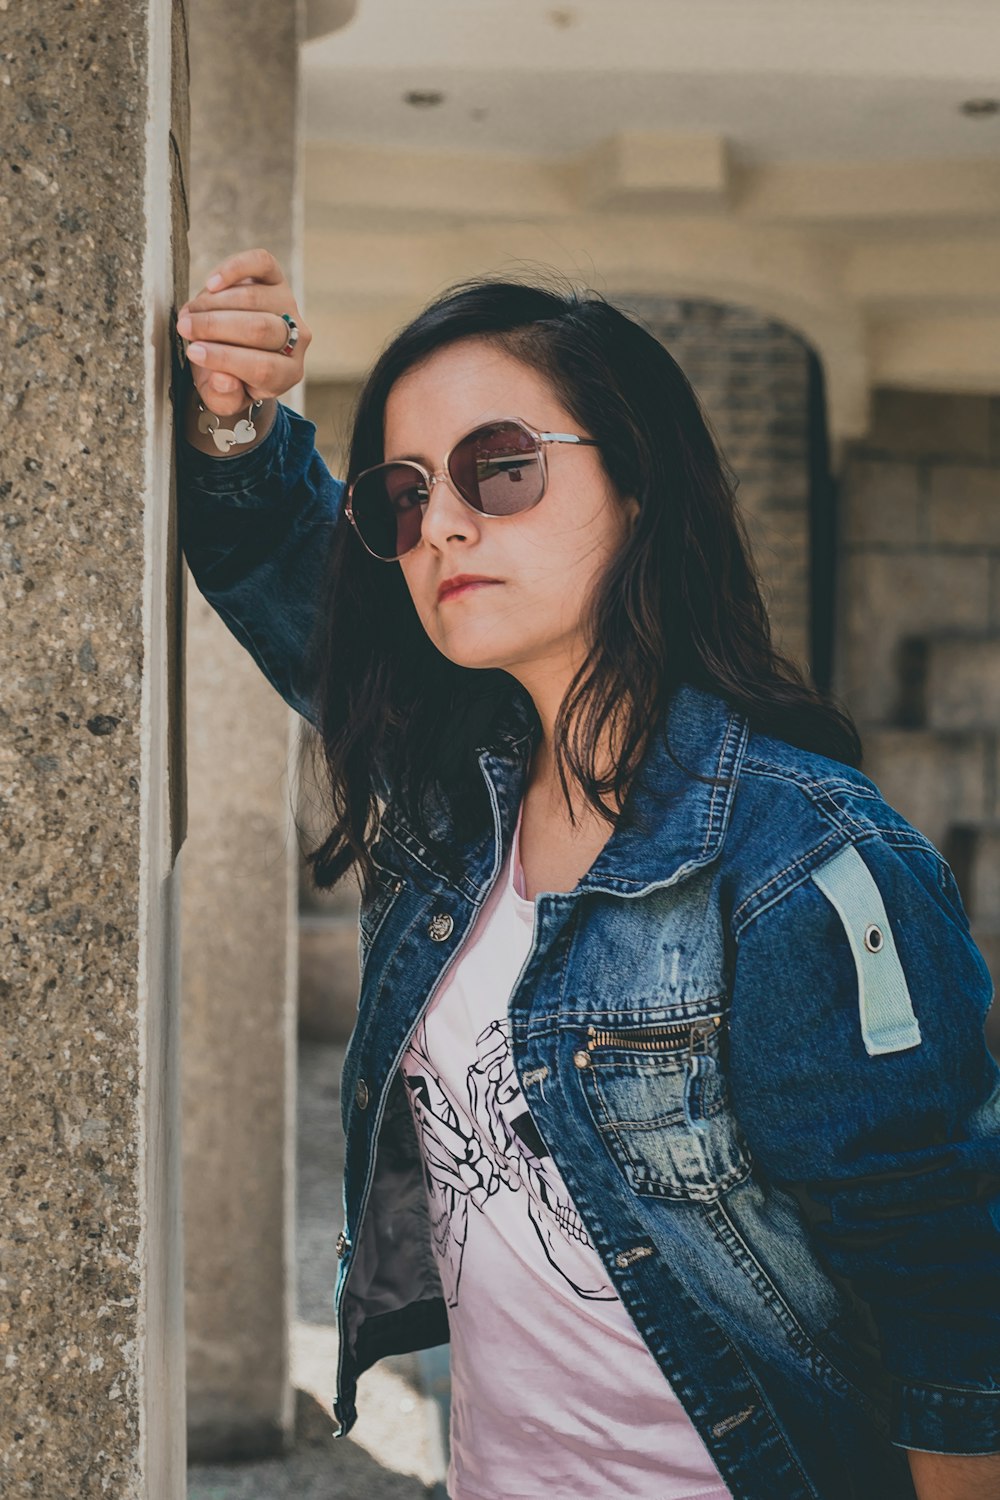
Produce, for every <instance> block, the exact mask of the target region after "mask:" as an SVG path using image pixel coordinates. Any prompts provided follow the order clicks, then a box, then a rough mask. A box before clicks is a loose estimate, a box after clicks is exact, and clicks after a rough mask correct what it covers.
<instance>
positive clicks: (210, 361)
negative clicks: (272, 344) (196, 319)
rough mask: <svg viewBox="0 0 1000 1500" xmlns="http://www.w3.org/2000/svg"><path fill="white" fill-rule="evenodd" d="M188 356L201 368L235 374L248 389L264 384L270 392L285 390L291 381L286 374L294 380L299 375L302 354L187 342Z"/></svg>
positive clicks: (298, 377)
mask: <svg viewBox="0 0 1000 1500" xmlns="http://www.w3.org/2000/svg"><path fill="white" fill-rule="evenodd" d="M187 357H188V359H189V360H190V361H191V363H192V364H195V365H199V366H201V368H202V369H205V370H222V371H223V372H224V373H225V374H226V375H235V376H236V377H237V378H238V379H239V380H242V381H243V384H244V385H245V386H246V388H247V390H251V389H252V388H253V387H256V388H257V389H258V390H260V389H261V388H262V387H263V388H264V389H266V390H268V391H269V392H274V391H287V390H289V389H290V387H291V386H292V384H294V381H293V380H289V375H295V376H296V378H297V379H301V375H302V358H301V355H299V356H298V357H296V355H294V354H293V355H291V356H289V355H287V354H269V353H268V352H267V351H266V350H264V349H241V348H239V347H237V345H236V344H212V343H204V342H198V343H196V344H189V345H188V351H187Z"/></svg>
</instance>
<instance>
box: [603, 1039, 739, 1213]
mask: <svg viewBox="0 0 1000 1500" xmlns="http://www.w3.org/2000/svg"><path fill="white" fill-rule="evenodd" d="M721 1019H722V1018H721V1017H720V1016H708V1017H705V1018H703V1019H699V1020H696V1021H684V1022H674V1023H665V1024H664V1025H662V1026H643V1027H627V1026H626V1027H621V1028H617V1029H615V1030H613V1031H610V1030H608V1031H606V1030H601V1029H600V1028H599V1027H595V1026H590V1027H588V1029H587V1036H586V1040H585V1042H584V1044H583V1045H582V1046H580V1047H578V1048H577V1050H576V1051H575V1052H574V1053H573V1062H574V1064H575V1066H576V1068H577V1069H578V1072H579V1076H580V1081H581V1085H582V1087H583V1090H584V1094H585V1095H586V1099H587V1104H588V1107H589V1109H590V1112H591V1115H592V1116H593V1120H594V1124H595V1126H596V1127H597V1130H598V1132H599V1133H600V1136H601V1139H602V1140H603V1141H604V1143H605V1145H606V1146H607V1148H608V1150H609V1151H610V1153H611V1155H612V1157H613V1158H614V1160H615V1161H616V1162H617V1164H618V1166H619V1167H620V1168H621V1170H622V1171H623V1172H624V1174H625V1176H626V1178H627V1179H628V1181H629V1183H630V1184H631V1186H632V1187H633V1188H634V1190H635V1191H636V1192H637V1193H648V1194H650V1195H651V1196H653V1197H660V1198H682V1199H692V1200H695V1201H702V1202H705V1201H710V1200H711V1199H713V1198H718V1197H719V1195H720V1194H721V1193H724V1192H725V1191H726V1189H727V1188H730V1187H732V1186H733V1185H734V1184H735V1183H737V1182H740V1181H742V1179H743V1178H745V1177H747V1176H749V1173H750V1170H751V1162H750V1155H749V1151H748V1149H747V1146H746V1142H745V1141H744V1140H743V1137H742V1133H741V1131H740V1129H739V1126H738V1124H737V1122H736V1120H735V1118H734V1116H733V1113H732V1109H731V1107H730V1104H729V1096H728V1090H727V1088H726V1079H725V1073H724V1071H723V1068H722V1066H721V1063H720V1059H719V1032H720V1030H721Z"/></svg>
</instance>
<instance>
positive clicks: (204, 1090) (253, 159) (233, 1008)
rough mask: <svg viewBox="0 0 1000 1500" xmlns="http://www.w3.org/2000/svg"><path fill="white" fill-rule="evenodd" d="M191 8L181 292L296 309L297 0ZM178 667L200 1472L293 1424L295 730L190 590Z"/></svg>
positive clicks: (247, 1454) (191, 1345) (188, 1226)
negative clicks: (266, 286) (283, 290)
mask: <svg viewBox="0 0 1000 1500" xmlns="http://www.w3.org/2000/svg"><path fill="white" fill-rule="evenodd" d="M188 12H189V24H190V65H191V184H190V202H191V281H190V291H191V293H192V294H193V293H195V292H197V291H198V290H200V288H201V287H202V286H203V285H204V281H205V278H206V276H207V275H208V273H209V270H210V268H211V267H212V265H214V264H215V262H216V261H218V260H220V259H222V257H223V256H225V255H228V254H231V253H232V252H233V251H236V250H243V249H249V248H251V247H253V246H255V245H263V246H266V248H267V249H269V250H271V251H273V252H274V254H275V255H276V256H277V258H278V260H279V262H280V263H281V265H282V267H283V269H284V270H285V273H286V275H287V276H288V277H289V280H290V281H291V282H292V285H293V286H295V288H296V297H297V298H299V297H300V286H301V273H300V265H299V257H300V207H299V193H298V140H299V115H300V100H299V91H298V43H299V39H300V37H301V35H302V30H301V28H302V14H301V5H300V4H298V3H292V4H284V5H275V4H273V3H269V0H268V3H265V0H252V3H247V4H243V5H240V6H238V7H234V6H233V5H231V4H229V3H228V0H188ZM283 399H284V400H285V401H286V403H287V404H289V405H292V406H295V405H296V400H297V396H296V393H294V392H290V393H289V394H287V395H286V396H285V397H284V398H283ZM187 673H188V696H189V733H188V767H189V775H190V801H191V831H190V835H189V839H188V847H187V849H186V851H185V863H184V882H183V986H184V1034H183V1040H184V1082H183V1099H184V1138H183V1152H184V1218H185V1261H186V1265H185V1270H186V1287H187V1344H188V1361H187V1380H188V1447H189V1452H190V1454H191V1457H192V1459H199V1460H202V1461H205V1460H210V1459H236V1458H252V1457H260V1456H264V1455H268V1454H272V1453H278V1452H281V1451H283V1450H284V1449H285V1447H286V1446H287V1445H288V1443H289V1441H290V1438H291V1429H292V1424H293V1396H292V1387H291V1380H290V1370H289V1325H290V1320H291V1317H292V1314H293V1310H294V1296H295V1287H294V1269H295V1260H294V1210H295V1193H294V1187H295V1173H294V1119H295V1019H296V1005H295V998H296V989H297V964H296V955H297V941H296V921H295V918H296V911H295V906H296V900H295V897H296V880H295V876H296V843H295V836H294V828H293V826H292V812H293V808H294V798H295V771H296V764H297V740H298V734H299V723H298V720H297V718H296V716H295V715H294V714H293V713H292V712H291V711H290V710H289V709H288V708H287V707H286V706H285V704H284V703H283V702H282V700H281V699H280V698H279V697H278V696H277V694H276V693H275V692H274V691H273V689H272V688H271V687H270V685H269V683H268V682H267V681H266V679H265V678H264V677H263V676H262V675H261V673H260V671H259V670H258V668H257V667H256V666H255V664H254V663H253V661H252V660H251V659H250V657H249V656H248V655H247V653H246V652H245V651H244V650H243V649H242V647H241V646H240V645H239V644H238V643H237V642H236V641H235V640H234V639H233V637H232V636H231V635H230V634H229V633H228V631H227V630H226V628H225V626H224V625H223V624H222V622H221V621H220V620H219V619H218V617H217V616H216V615H215V614H214V613H213V611H212V610H211V608H210V606H209V605H208V604H207V603H206V602H205V600H204V599H203V598H202V597H201V595H200V594H199V593H198V591H197V589H195V588H194V587H191V588H190V589H189V590H188V596H187ZM333 1232H334V1230H333V1229H332V1228H331V1233H333Z"/></svg>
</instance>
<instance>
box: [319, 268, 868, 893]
mask: <svg viewBox="0 0 1000 1500" xmlns="http://www.w3.org/2000/svg"><path fill="white" fill-rule="evenodd" d="M468 338H483V339H486V340H489V341H490V342H491V343H492V344H494V345H495V346H499V347H501V348H503V349H504V350H506V351H507V352H508V353H510V354H512V355H514V356H515V357H516V358H517V359H519V360H522V361H524V363H526V364H528V365H530V366H531V367H532V368H534V369H536V370H538V371H540V372H541V373H542V374H543V375H544V376H545V377H546V378H547V379H548V381H549V382H550V383H551V385H552V387H553V389H554V390H555V392H556V393H557V395H558V396H559V398H560V400H561V402H562V403H563V405H564V406H565V407H566V409H567V411H569V412H570V413H571V414H572V415H573V417H574V419H575V420H576V421H577V422H578V423H580V424H581V425H582V427H583V429H584V430H585V431H587V432H589V433H590V434H591V435H592V436H593V437H595V438H596V439H597V441H598V443H599V445H600V447H599V452H600V456H601V460H602V462H603V464H604V467H605V469H606V471H607V474H608V476H609V478H610V479H611V481H612V484H613V485H614V487H615V489H616V490H617V492H618V494H619V495H621V496H622V497H626V496H634V497H635V498H636V499H637V500H638V502H639V514H638V517H637V520H636V524H635V525H634V527H633V528H632V530H631V533H630V534H629V536H628V538H627V540H626V541H625V543H624V544H623V546H622V547H621V549H620V551H619V552H618V553H617V554H616V555H615V556H614V557H613V558H612V560H611V562H610V564H609V566H608V567H607V569H606V570H605V573H604V575H603V577H602V580H601V583H600V587H599V589H598V590H597V592H596V596H595V597H594V599H593V600H592V601H590V611H589V618H588V621H587V625H588V628H589V633H588V639H589V640H590V641H591V642H592V643H593V644H592V646H591V649H590V652H589V655H588V657H587V659H586V661H585V663H584V664H583V666H582V667H581V669H580V671H579V672H578V673H577V675H576V677H575V678H574V680H573V682H572V683H571V684H570V687H569V689H568V691H567V694H566V697H565V699H564V702H563V704H562V708H561V710H560V714H559V718H558V720H557V723H556V726H555V741H556V744H555V749H556V763H557V766H558V769H559V775H560V779H561V782H562V786H563V790H564V792H566V791H567V790H568V787H567V777H569V778H575V780H576V781H577V782H578V783H579V785H580V787H581V788H582V790H583V792H584V793H585V794H586V797H587V800H588V802H589V803H591V804H592V805H593V806H594V808H595V810H597V811H598V812H599V813H600V814H601V815H602V816H603V817H605V818H606V819H607V820H608V821H609V822H611V823H614V821H615V819H616V816H617V815H616V814H615V813H613V812H612V811H610V810H609V808H608V807H607V806H606V803H605V801H604V796H605V795H607V794H610V795H612V796H613V798H614V801H615V804H616V805H617V806H619V807H620V806H621V803H622V800H623V795H624V793H625V791H626V790H627V786H628V783H629V781H630V780H631V778H632V776H633V775H634V773H635V770H636V768H637V766H638V764H639V763H640V761H641V759H642V755H643V752H644V749H645V747H646V745H647V743H648V737H649V734H650V733H651V731H652V728H653V726H654V724H655V722H656V720H657V717H658V715H659V714H660V713H661V711H662V709H663V706H664V703H665V701H666V699H667V698H668V697H669V696H670V694H671V692H672V691H673V689H674V688H675V686H676V685H677V684H678V683H680V682H681V681H685V680H686V681H689V682H691V683H693V684H695V685H696V686H698V687H701V688H704V689H706V690H708V691H710V692H714V693H717V694H719V695H721V696H722V697H723V698H725V699H726V700H727V701H728V702H729V703H730V704H731V705H732V706H734V707H735V708H737V709H739V710H740V711H741V712H743V713H744V714H745V715H746V716H747V717H748V718H749V720H750V722H751V725H752V726H753V727H755V728H757V729H760V730H763V731H764V732H765V733H767V734H771V735H775V736H777V737H779V738H782V739H785V740H787V741H790V742H791V743H793V744H796V745H799V746H801V747H803V748H805V749H812V750H818V751H820V752H821V753H823V754H825V755H828V756H831V757H832V758H834V759H836V760H840V761H842V762H845V763H847V764H849V765H852V766H857V765H859V764H860V760H861V744H860V740H859V737H858V733H857V729H856V727H855V725H854V723H853V720H852V719H851V717H850V715H849V714H848V713H847V712H846V710H845V709H844V708H842V707H841V706H840V705H838V704H837V703H836V702H835V701H834V699H833V698H832V697H830V696H829V695H826V694H823V693H821V692H820V691H819V690H818V689H816V688H815V687H814V686H813V685H811V684H810V683H809V682H807V681H806V679H805V677H804V675H803V673H802V672H801V671H800V669H799V667H798V666H797V665H796V664H795V663H794V662H793V661H791V660H790V659H789V658H787V657H786V656H784V655H783V654H782V653H781V652H779V651H778V650H777V648H776V647H775V646H774V645H773V643H772V640H771V631H770V624H769V620H768V616H767V611H766V607H765V604H764V601H763V598H762V595H761V588H760V584H759V580H758V577H757V574H756V570H755V567H754V564H753V560H752V556H751V548H750V542H749V537H748V534H747V531H746V527H745V523H744V519H743V516H742V513H741V511H740V509H739V507H738V505H737V502H736V494H735V483H734V481H733V477H732V475H731V474H730V473H729V471H728V469H727V467H726V465H725V462H724V460H723V458H722V455H721V453H720V451H719V447H718V444H717V442H716V440H715V438H714V435H713V433H712V430H711V427H710V424H709V422H708V421H707V419H706V417H705V415H704V413H703V412H702V410H701V407H700V405H699V402H698V399H697V397H696V395H695V393H694V391H693V390H692V388H691V385H690V384H689V382H688V380H687V379H686V377H685V376H684V373H683V372H682V370H681V369H680V367H679V365H678V364H677V363H676V361H675V360H674V359H673V358H672V357H671V356H670V354H669V353H668V352H667V350H666V349H665V348H664V347H663V345H662V344H661V343H660V342H659V341H658V340H657V339H656V338H654V337H653V335H652V334H651V333H649V332H648V331H647V330H646V329H645V328H643V327H642V325H641V324H640V323H638V322H636V321H635V320H634V319H632V318H631V317H628V316H626V314H625V313H623V312H621V311H620V310H619V309H617V308H616V307H614V306H612V305H611V304H610V303H609V302H607V301H606V300H605V299H604V298H602V297H600V296H598V295H595V294H593V293H590V292H587V293H579V292H576V291H572V290H571V291H556V290H551V289H549V288H547V287H543V286H540V285H537V284H529V283H524V282H512V281H501V280H491V279H487V280H477V281H471V282H466V283H463V284H461V285H459V286H457V287H453V288H452V289H451V290H449V291H448V292H446V293H445V294H444V295H443V296H441V297H439V298H438V299H437V300H436V301H434V302H433V303H431V305H430V306H429V307H427V308H426V309H425V310H424V311H423V312H422V313H420V315H419V316H418V317H417V318H415V319H414V320H413V322H411V323H409V324H408V325H407V326H406V327H405V328H404V329H403V330H402V331H401V332H400V333H399V334H397V335H396V337H395V338H394V339H393V340H392V342H391V343H390V344H389V345H388V347H387V348H386V349H385V351H384V352H383V353H382V355H381V357H380V358H379V360H378V362H377V364H376V365H375V367H374V369H373V370H372V371H371V373H370V375H369V376H368V379H367V380H366V382H365V384H364V387H363V389H362V391H361V394H360V397H359V399H358V403H357V407H356V412H355V418H354V425H353V434H352V440H351V446H350V459H349V464H348V480H350V479H351V478H353V477H354V475H356V474H358V473H360V471H361V470H362V469H365V468H367V467H369V466H370V465H372V464H376V463H379V462H381V461H382V459H383V457H384V451H383V417H384V412H385V406H386V401H387V398H388V396H389V392H390V391H391V389H392V387H393V385H394V384H395V382H396V381H397V380H398V379H399V378H400V376H402V375H403V374H404V373H405V372H406V371H407V370H410V369H412V368H413V367H414V366H415V365H416V364H418V363H419V362H420V361H421V360H423V359H425V358H427V357H428V356H429V355H430V354H433V353H434V352H435V351H436V350H439V349H442V348H444V347H446V346H447V345H449V344H452V343H455V342H456V341H458V340H459V339H468ZM321 614H322V624H321V630H322V634H321V636H320V639H319V643H318V644H319V658H318V667H317V670H318V681H319V689H318V727H319V731H320V737H321V744H322V753H323V758H324V761H325V766H326V772H327V776H328V781H329V787H330V791H331V795H332V811H333V819H334V821H333V826H332V828H331V830H330V832H329V834H328V836H327V837H326V838H325V839H324V841H323V842H322V844H321V845H320V847H319V848H317V849H315V850H313V851H312V852H311V853H309V854H308V855H307V859H308V861H309V863H310V865H311V866H312V869H313V878H314V879H315V881H316V884H317V885H318V886H329V885H332V884H333V883H334V882H335V881H336V880H337V879H339V877H340V876H341V875H342V874H344V872H345V871H346V870H348V869H349V868H350V867H351V866H352V865H356V866H357V870H358V875H359V877H360V879H361V882H362V886H363V889H364V890H365V891H366V892H368V891H370V889H371V884H372V882H373V880H374V877H375V868H374V866H373V864H372V861H371V858H370V855H369V852H368V849H369V845H370V843H371V841H372V839H373V837H374V834H375V830H376V828H377V824H378V821H379V816H380V807H379V786H380V782H382V783H384V784H386V785H388V786H389V787H390V788H391V791H392V798H393V801H394V802H395V803H396V804H397V805H398V807H399V809H400V811H401V813H403V814H404V815H405V818H406V821H407V822H408V823H409V824H410V826H411V827H412V828H413V829H414V830H415V831H416V832H417V833H418V835H419V836H420V837H421V838H422V839H423V840H424V842H425V844H426V845H427V847H428V848H433V849H434V850H435V852H436V853H437V855H438V857H439V858H440V860H441V861H442V864H443V865H444V866H445V867H447V866H448V864H449V860H450V859H451V858H452V856H453V849H445V848H441V847H439V846H438V845H437V843H436V841H435V839H434V838H433V837H432V834H431V826H430V825H431V823H432V821H433V819H432V817H431V816H430V813H429V810H430V809H431V808H433V806H434V805H435V802H436V801H437V800H438V799H440V798H442V797H443V798H445V799H447V801H448V805H449V807H450V808H451V809H452V812H453V814H454V816H455V818H456V820H457V826H458V827H460V828H461V827H466V828H467V829H468V830H469V833H470V836H471V834H472V833H473V832H475V831H477V830H478V831H479V832H480V833H482V832H483V831H484V830H485V829H486V828H488V827H489V826H490V820H489V811H488V807H489V804H488V801H487V798H486V788H485V784H484V781H483V778H482V775H481V771H480V768H479V766H478V764H477V758H476V751H477V748H478V747H480V746H482V745H483V744H486V743H489V735H490V731H491V726H492V725H493V724H494V722H495V720H496V717H497V715H498V714H501V713H502V712H503V710H504V707H505V705H507V706H509V704H510V702H511V697H512V695H520V697H521V698H522V699H526V700H527V702H526V703H525V705H524V707H525V709H526V711H527V714H528V718H529V720H530V719H531V717H532V715H534V708H533V705H532V704H531V702H530V699H528V698H527V694H526V693H525V692H524V690H523V689H522V688H521V686H520V684H519V683H517V682H516V681H515V680H514V679H513V678H512V677H511V676H510V675H509V674H508V673H506V672H503V671H501V670H500V669H485V670H477V669H473V668H467V667H462V666H458V665H456V664H455V663H454V662H452V661H450V660H448V658H446V657H445V656H444V655H443V654H442V653H441V652H440V651H439V650H438V649H437V647H436V646H435V645H434V644H433V642H432V641H431V640H430V638H429V637H428V635H427V634H426V632H425V631H424V629H423V626H422V625H421V623H420V620H419V617H418V615H417V612H416V610H415V608H414V605H413V602H412V600H411V597H410V594H409V590H408V588H407V586H406V583H405V580H404V578H403V574H402V570H401V569H400V568H399V567H398V565H395V564H391V565H389V564H386V563H384V562H380V561H378V560H376V559H375V558H372V557H371V556H370V555H369V554H368V553H367V552H366V551H365V550H364V548H363V547H362V546H361V543H360V541H359V540H358V538H357V537H356V536H355V535H354V533H353V530H352V528H351V527H350V525H349V523H348V521H347V519H346V517H345V516H344V515H343V514H341V516H340V517H339V519H338V522H337V525H336V527H335V531H334V538H333V544H332V551H331V556H330V566H329V570H328V575H327V581H326V587H325V598H324V600H323V605H322V611H321ZM622 705H625V706H626V708H625V710H622ZM534 718H535V722H536V724H537V715H535V716H534ZM609 722H611V723H613V724H614V725H615V735H614V739H615V756H614V759H615V764H614V768H613V771H612V773H611V774H610V775H609V776H604V777H602V776H601V775H600V774H599V770H598V767H597V765H596V763H595V758H596V753H597V751H598V748H599V744H600V740H599V735H600V731H601V727H602V725H604V724H606V723H609ZM571 816H572V812H571ZM484 820H485V821H484ZM453 842H454V841H453Z"/></svg>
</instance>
